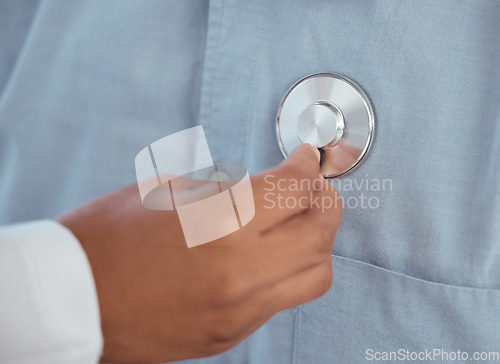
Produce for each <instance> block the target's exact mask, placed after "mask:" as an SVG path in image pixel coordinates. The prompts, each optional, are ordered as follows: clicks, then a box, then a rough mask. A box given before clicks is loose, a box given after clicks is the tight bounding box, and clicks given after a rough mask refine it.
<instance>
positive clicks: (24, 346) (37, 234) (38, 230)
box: [0, 220, 103, 364]
mask: <svg viewBox="0 0 500 364" xmlns="http://www.w3.org/2000/svg"><path fill="white" fill-rule="evenodd" d="M0 297H1V299H0V362H1V363H16V364H24V363H30V364H33V363H35V364H39V363H51V364H58V363H64V364H73V363H82V364H83V363H85V364H89V363H97V362H98V360H99V357H100V353H101V350H102V344H103V339H102V333H101V327H100V317H99V304H98V300H97V293H96V288H95V284H94V278H93V275H92V271H91V268H90V265H89V262H88V260H87V257H86V255H85V252H84V251H83V249H82V247H81V245H80V243H79V242H78V240H77V239H76V238H75V237H74V236H73V234H72V233H71V232H70V231H69V230H68V229H66V228H65V227H63V226H62V225H60V224H59V223H57V222H55V221H50V220H44V221H37V222H30V223H24V224H19V225H12V226H5V227H0Z"/></svg>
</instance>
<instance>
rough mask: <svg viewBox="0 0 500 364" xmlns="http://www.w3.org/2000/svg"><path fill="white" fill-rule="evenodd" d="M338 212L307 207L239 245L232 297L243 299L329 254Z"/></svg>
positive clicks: (337, 223)
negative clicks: (240, 258) (275, 226)
mask: <svg viewBox="0 0 500 364" xmlns="http://www.w3.org/2000/svg"><path fill="white" fill-rule="evenodd" d="M340 215H341V213H340V212H338V211H337V212H336V213H331V212H330V211H328V213H327V212H326V211H323V212H322V211H321V209H317V208H315V209H309V210H307V211H306V212H305V213H303V214H301V215H298V216H296V217H294V218H293V219H290V220H289V221H287V222H285V223H283V224H281V225H280V226H279V227H278V228H275V229H273V230H272V231H270V232H268V233H266V234H263V235H262V236H261V237H260V238H258V239H256V241H253V242H249V243H248V244H245V245H240V248H241V249H244V250H243V251H242V254H244V255H245V257H246V259H245V260H243V261H240V260H239V261H238V263H237V264H238V266H237V267H234V269H231V271H233V272H238V273H237V275H238V276H237V277H232V278H233V282H234V283H235V284H234V286H237V287H238V288H237V290H238V292H237V294H235V295H234V296H235V297H238V300H244V299H245V298H246V297H248V296H249V295H251V294H253V292H255V291H257V290H259V289H261V288H262V287H263V286H265V285H269V284H274V283H276V282H279V281H282V280H286V279H288V278H289V277H291V276H293V275H294V274H296V273H297V272H299V271H301V270H303V269H306V268H308V267H310V266H313V265H316V264H318V262H321V261H323V260H324V259H325V257H329V256H330V254H331V251H332V249H333V241H334V237H335V234H336V232H337V229H338V227H339V225H340ZM227 264H228V265H230V264H232V263H231V262H228V263H227ZM228 269H229V268H228Z"/></svg>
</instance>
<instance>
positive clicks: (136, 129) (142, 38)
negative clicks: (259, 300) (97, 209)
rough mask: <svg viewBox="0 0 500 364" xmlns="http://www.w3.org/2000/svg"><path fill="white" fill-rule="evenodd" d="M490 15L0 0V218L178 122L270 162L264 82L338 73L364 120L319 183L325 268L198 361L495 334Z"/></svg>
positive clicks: (104, 178)
mask: <svg viewBox="0 0 500 364" xmlns="http://www.w3.org/2000/svg"><path fill="white" fill-rule="evenodd" d="M499 18H500V2H498V1H491V0H475V1H472V0H471V1H460V2H457V1H453V0H441V1H432V0H419V1H403V0H401V1H390V0H381V1H376V2H375V1H372V2H366V1H361V0H359V1H352V0H350V1H343V0H335V1H334V0H332V1H303V0H289V1H266V0H253V1H247V0H233V1H227V0H211V1H210V2H207V1H202V0H189V1H187V0H186V1H138V0H137V1H134V0H108V1H99V0H72V1H66V0H59V1H57V0H52V1H50V0H49V1H34V0H16V1H11V0H0V223H2V224H8V223H14V222H19V221H26V220H32V219H41V218H52V217H55V216H57V215H58V214H60V213H62V212H64V211H67V210H69V209H72V208H75V207H77V206H78V205H80V204H82V203H84V202H86V201H88V200H89V199H92V198H95V197H97V196H100V195H102V194H105V193H108V192H111V191H113V190H115V189H117V188H120V187H122V186H125V185H128V184H130V183H134V182H135V171H134V157H135V155H136V154H137V153H138V151H140V150H141V149H142V148H143V147H144V146H145V145H147V144H149V143H151V142H153V141H155V140H157V139H159V138H161V137H163V136H165V135H168V134H171V133H174V132H177V131H180V130H183V129H185V128H188V127H190V126H194V125H198V124H201V125H203V126H204V128H205V132H206V135H207V139H208V142H209V145H210V148H211V152H212V156H213V158H214V160H215V161H225V162H236V163H241V164H244V165H245V166H247V167H248V169H249V170H250V172H257V171H261V170H263V169H265V168H268V167H270V166H273V165H275V164H277V163H279V162H280V161H281V160H282V155H281V152H280V150H279V148H278V145H277V143H276V137H275V131H274V130H275V125H274V123H275V114H276V111H277V108H278V104H279V102H280V100H281V98H282V96H283V94H284V93H285V92H286V90H287V89H288V88H289V87H290V86H291V85H292V84H293V83H294V82H295V81H297V80H298V79H300V78H301V77H303V76H306V75H308V74H311V73H315V72H335V73H341V74H344V75H346V76H347V77H349V78H351V79H353V80H354V81H356V82H357V83H359V84H360V85H362V87H363V88H364V90H365V91H366V92H367V94H368V95H369V96H370V98H371V100H372V102H373V105H374V109H375V114H376V130H375V139H374V143H373V146H372V149H371V151H370V153H369V155H368V157H367V159H366V160H365V161H364V162H363V164H362V165H361V166H360V167H359V168H358V169H357V170H356V171H355V172H353V173H352V174H350V175H348V176H346V177H344V178H342V179H341V180H339V181H335V182H334V184H335V186H336V187H338V189H339V192H340V194H341V196H342V197H343V199H344V205H345V207H344V215H343V221H342V225H341V227H340V230H339V232H338V234H337V238H336V243H335V247H334V250H333V252H332V254H333V263H332V264H333V271H334V283H333V286H332V288H331V289H330V291H329V292H328V293H327V294H325V295H324V296H323V297H321V298H320V299H318V300H316V301H314V302H311V303H308V304H305V305H303V306H300V307H297V308H295V309H292V310H288V311H285V312H282V313H280V314H278V315H276V316H275V317H274V318H273V319H272V320H271V321H270V322H268V323H267V324H266V325H265V326H263V327H262V328H261V329H259V330H258V331H257V332H256V333H255V334H253V335H252V336H251V337H250V338H249V339H247V340H245V341H244V342H243V343H241V344H240V345H238V346H237V347H235V348H234V349H232V350H230V351H229V352H227V353H224V354H221V355H219V356H215V357H212V358H208V359H201V360H199V362H202V363H228V362H229V363H255V364H261V363H333V362H336V363H337V362H338V363H358V362H364V361H365V360H366V359H370V355H372V357H371V358H375V355H377V353H378V354H379V355H382V354H383V353H384V352H396V353H397V354H398V355H401V354H402V355H407V356H408V357H409V355H414V354H412V353H417V354H419V353H421V352H424V353H425V351H426V350H427V351H432V350H434V349H436V350H442V351H443V355H445V353H447V354H448V355H453V354H450V353H452V352H455V353H456V352H457V351H458V350H460V351H461V352H464V351H465V352H467V355H468V358H469V359H468V360H469V361H471V362H472V361H473V359H472V356H473V355H474V353H475V352H483V351H485V352H491V351H500V178H499V177H500V172H499V171H500V86H499V84H500V22H499V21H498V19H499ZM377 186H378V187H377ZM363 198H364V202H365V204H364V205H362V200H363ZM368 201H371V205H370V204H368ZM363 206H364V207H363ZM290 243H291V244H292V243H293V242H290ZM391 355H393V354H391ZM401 358H402V357H401V356H399V357H397V358H396V357H394V356H391V357H390V361H395V360H396V359H401ZM420 358H422V356H420ZM436 358H437V359H439V358H440V357H435V358H434V359H436ZM461 358H462V361H466V360H464V358H465V357H464V356H462V357H461ZM425 359H427V360H428V359H429V357H426V358H425ZM417 361H421V360H417ZM193 362H198V361H193Z"/></svg>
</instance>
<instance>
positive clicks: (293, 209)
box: [252, 144, 324, 229]
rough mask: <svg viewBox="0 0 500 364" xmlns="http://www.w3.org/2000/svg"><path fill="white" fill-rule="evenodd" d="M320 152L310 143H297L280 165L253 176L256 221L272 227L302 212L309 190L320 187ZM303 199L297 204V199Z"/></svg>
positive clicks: (260, 224) (256, 223)
mask: <svg viewBox="0 0 500 364" xmlns="http://www.w3.org/2000/svg"><path fill="white" fill-rule="evenodd" d="M322 180H324V179H323V178H322V177H320V176H319V152H318V150H317V149H316V148H313V147H311V146H310V145H309V144H303V145H300V146H299V147H297V148H296V149H295V150H294V151H293V152H292V153H291V154H290V156H289V157H288V159H286V160H285V161H283V162H282V163H281V164H280V165H279V166H277V167H274V168H271V169H269V170H266V171H264V172H262V173H260V174H258V175H255V176H252V188H253V191H254V200H255V216H254V220H255V222H254V225H258V226H259V227H260V228H261V229H266V228H269V227H270V226H273V225H274V224H276V223H278V222H281V221H283V220H285V219H286V218H287V217H289V216H292V215H294V214H297V213H299V212H301V211H302V210H303V209H304V208H303V207H302V206H304V205H305V201H307V200H308V199H309V198H310V197H311V196H310V192H313V191H314V190H317V189H320V188H321V185H322V183H323V182H322ZM299 200H300V201H304V203H303V204H298V203H297V201H299Z"/></svg>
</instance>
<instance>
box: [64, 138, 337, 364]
mask: <svg viewBox="0 0 500 364" xmlns="http://www.w3.org/2000/svg"><path fill="white" fill-rule="evenodd" d="M269 174H272V175H274V176H275V178H276V179H278V178H285V179H287V180H288V179H293V178H295V179H309V180H311V181H315V182H314V184H313V186H314V190H313V191H289V190H287V191H282V192H280V193H282V195H283V196H285V197H286V198H300V197H303V196H305V197H304V198H306V199H309V198H310V197H311V193H312V196H318V197H320V198H331V199H333V200H334V201H337V202H338V203H337V204H334V205H336V206H334V207H332V208H329V209H326V210H323V211H322V210H321V209H320V208H318V207H317V206H315V205H311V206H307V207H304V205H305V204H301V206H295V207H294V208H281V209H280V208H274V209H270V208H265V206H266V202H265V200H264V194H265V193H266V191H265V190H264V188H266V187H267V188H268V187H269V185H266V183H265V181H264V178H265V176H266V175H269ZM251 183H252V188H253V192H254V200H255V216H254V218H253V220H252V221H251V222H250V223H248V224H247V225H246V226H244V227H243V228H242V229H240V230H238V231H236V232H234V233H232V234H229V235H227V236H225V237H223V238H220V239H218V240H215V241H213V242H210V243H207V244H204V245H200V246H197V247H193V248H190V249H188V248H187V247H186V243H185V241H184V236H183V233H182V229H181V226H180V222H179V219H178V216H177V213H176V212H175V211H153V210H148V209H146V208H145V207H144V206H143V205H142V203H141V200H140V197H139V192H138V188H137V185H132V186H128V187H126V188H123V189H121V190H118V191H116V192H114V193H111V194H109V195H106V196H104V197H102V198H99V199H97V200H95V201H92V202H90V203H89V204H87V205H85V206H83V207H81V208H79V209H77V210H75V211H72V212H70V213H68V214H66V215H64V216H62V217H60V218H59V222H60V223H62V224H63V225H65V226H66V227H67V228H69V229H70V230H71V231H72V232H73V233H74V235H75V236H76V237H77V238H78V240H79V241H80V243H81V245H82V247H83V249H84V250H85V252H86V254H87V256H88V260H89V262H90V265H91V267H92V271H93V275H94V279H95V283H96V288H97V294H98V298H99V305H100V313H101V326H102V332H103V337H104V349H103V353H102V357H101V361H102V362H106V363H163V362H166V361H173V360H181V359H187V358H195V357H203V356H209V355H214V354H218V353H221V352H223V351H226V350H228V349H229V348H231V347H233V346H235V345H236V344H238V343H239V342H241V341H242V340H244V339H245V338H246V337H248V336H249V335H250V334H251V333H252V332H254V331H255V330H256V329H257V328H259V327H260V326H261V325H263V324H264V323H265V322H266V321H267V320H269V319H270V318H271V317H272V316H273V315H274V314H276V313H277V312H279V311H281V310H285V309H288V308H291V307H294V306H297V305H300V304H303V303H305V302H308V301H311V300H314V299H316V298H318V297H320V296H321V295H322V294H324V293H325V292H326V291H327V290H328V289H329V287H330V285H331V282H332V266H331V250H332V248H333V240H334V237H335V234H336V232H337V229H338V227H339V225H340V220H341V215H342V206H341V203H340V200H338V195H337V193H336V192H335V190H333V189H332V188H331V186H330V185H328V183H327V182H326V181H325V180H324V179H323V178H322V177H320V176H319V153H318V151H317V150H316V149H315V148H312V147H311V146H310V145H307V144H304V145H301V146H300V147H298V148H297V149H296V150H295V151H294V152H293V153H292V154H291V155H290V157H289V158H288V159H287V160H285V161H283V162H282V163H281V164H280V165H279V166H277V167H274V168H272V169H269V170H267V171H264V172H262V173H260V174H258V175H254V176H252V177H251ZM301 201H304V199H302V200H301ZM267 205H268V204H267Z"/></svg>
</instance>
